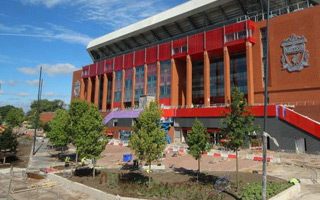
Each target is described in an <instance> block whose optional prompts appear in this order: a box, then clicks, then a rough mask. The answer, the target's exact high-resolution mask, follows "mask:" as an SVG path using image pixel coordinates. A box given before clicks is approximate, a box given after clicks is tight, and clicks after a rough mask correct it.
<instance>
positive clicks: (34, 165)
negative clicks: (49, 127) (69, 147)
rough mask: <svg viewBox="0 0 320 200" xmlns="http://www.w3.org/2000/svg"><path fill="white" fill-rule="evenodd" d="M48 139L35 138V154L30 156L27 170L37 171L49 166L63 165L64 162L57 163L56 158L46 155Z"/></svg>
mask: <svg viewBox="0 0 320 200" xmlns="http://www.w3.org/2000/svg"><path fill="white" fill-rule="evenodd" d="M48 141H49V140H48V139H47V138H46V139H42V138H37V140H36V148H35V149H36V154H35V155H31V157H30V160H29V164H28V168H29V169H34V170H39V169H41V168H47V167H50V166H57V165H64V162H59V161H57V160H56V158H52V157H51V156H50V154H49V153H48V148H47V144H48Z"/></svg>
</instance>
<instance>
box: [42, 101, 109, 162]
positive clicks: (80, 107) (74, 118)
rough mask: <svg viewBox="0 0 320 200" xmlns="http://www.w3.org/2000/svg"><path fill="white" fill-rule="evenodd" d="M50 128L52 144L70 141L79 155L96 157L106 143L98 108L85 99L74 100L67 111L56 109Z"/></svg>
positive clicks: (65, 143)
mask: <svg viewBox="0 0 320 200" xmlns="http://www.w3.org/2000/svg"><path fill="white" fill-rule="evenodd" d="M50 128H51V130H50V132H49V133H48V137H49V138H50V141H51V142H52V143H53V144H54V145H57V146H65V145H67V144H69V143H70V142H71V143H73V144H74V145H75V146H76V147H77V152H78V154H79V156H80V157H86V158H98V157H99V155H100V153H101V152H102V151H103V150H104V148H105V145H106V143H107V140H106V138H105V137H104V135H103V124H102V117H101V115H100V113H99V111H98V109H97V108H96V107H95V106H94V105H93V104H88V103H87V102H85V101H80V100H75V101H72V102H71V105H70V109H69V110H68V111H65V110H58V111H57V113H56V117H55V118H54V120H53V121H52V122H50Z"/></svg>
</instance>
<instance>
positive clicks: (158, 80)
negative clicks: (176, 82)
mask: <svg viewBox="0 0 320 200" xmlns="http://www.w3.org/2000/svg"><path fill="white" fill-rule="evenodd" d="M160 81H161V74H160V61H158V62H157V89H156V101H157V102H158V104H159V103H160Z"/></svg>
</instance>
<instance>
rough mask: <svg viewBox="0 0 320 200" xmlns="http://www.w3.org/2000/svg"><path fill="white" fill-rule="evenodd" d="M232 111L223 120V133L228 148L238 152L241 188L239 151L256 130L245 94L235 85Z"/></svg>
mask: <svg viewBox="0 0 320 200" xmlns="http://www.w3.org/2000/svg"><path fill="white" fill-rule="evenodd" d="M231 96H232V101H231V105H230V112H229V113H227V115H226V117H225V118H224V119H223V120H222V127H221V133H222V135H224V137H225V138H226V143H225V144H224V145H225V146H226V147H227V148H228V149H231V150H233V151H235V152H236V172H237V173H236V181H237V189H238V188H239V166H238V151H239V150H240V147H242V146H243V144H244V141H245V139H246V138H247V137H248V135H249V134H250V133H252V132H253V131H254V130H256V127H255V126H254V125H253V121H254V117H253V116H252V115H251V114H250V113H249V112H248V111H247V109H246V107H247V100H246V99H245V98H244V94H243V93H242V92H240V90H239V89H238V88H237V87H235V88H233V89H232V95H231Z"/></svg>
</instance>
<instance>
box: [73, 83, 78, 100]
mask: <svg viewBox="0 0 320 200" xmlns="http://www.w3.org/2000/svg"><path fill="white" fill-rule="evenodd" d="M73 95H74V96H75V97H79V96H80V81H76V82H75V83H74V85H73Z"/></svg>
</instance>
